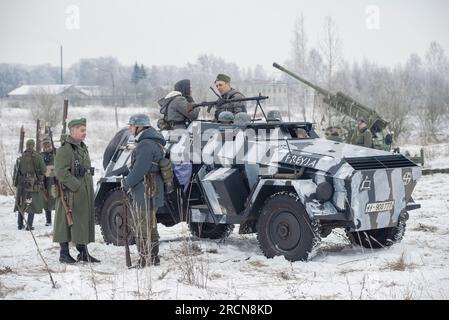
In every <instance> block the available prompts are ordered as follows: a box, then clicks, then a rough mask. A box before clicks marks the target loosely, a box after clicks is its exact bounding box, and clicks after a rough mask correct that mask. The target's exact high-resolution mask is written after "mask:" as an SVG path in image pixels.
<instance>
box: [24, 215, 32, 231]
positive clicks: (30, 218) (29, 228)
mask: <svg viewBox="0 0 449 320" xmlns="http://www.w3.org/2000/svg"><path fill="white" fill-rule="evenodd" d="M33 221H34V213H28V219H27V226H26V228H25V230H34V228H33Z"/></svg>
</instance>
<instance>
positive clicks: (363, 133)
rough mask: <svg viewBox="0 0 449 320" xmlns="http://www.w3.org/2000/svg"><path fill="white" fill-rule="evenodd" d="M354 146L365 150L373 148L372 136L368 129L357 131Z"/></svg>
mask: <svg viewBox="0 0 449 320" xmlns="http://www.w3.org/2000/svg"><path fill="white" fill-rule="evenodd" d="M354 144H355V145H357V146H362V147H365V148H372V147H373V135H372V134H371V131H370V130H369V128H367V127H366V128H362V129H359V131H358V134H357V136H356V137H355V143H354Z"/></svg>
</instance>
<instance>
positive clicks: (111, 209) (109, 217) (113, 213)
mask: <svg viewBox="0 0 449 320" xmlns="http://www.w3.org/2000/svg"><path fill="white" fill-rule="evenodd" d="M128 203H129V199H128ZM127 217H128V243H129V244H130V245H131V244H134V243H135V241H134V237H133V234H132V230H131V226H132V216H131V212H130V211H129V210H128V215H127ZM124 226H125V224H124V215H123V193H122V191H121V190H120V189H113V190H112V191H110V192H109V194H108V195H107V198H106V200H105V202H104V205H103V207H102V209H101V216H100V228H101V233H102V235H103V239H104V241H105V242H106V243H107V244H110V243H112V244H114V245H116V246H124V245H125V237H124V230H123V228H124Z"/></svg>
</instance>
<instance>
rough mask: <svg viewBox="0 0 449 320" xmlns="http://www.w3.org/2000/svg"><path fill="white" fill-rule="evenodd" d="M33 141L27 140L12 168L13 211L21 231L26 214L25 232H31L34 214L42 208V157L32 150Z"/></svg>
mask: <svg viewBox="0 0 449 320" xmlns="http://www.w3.org/2000/svg"><path fill="white" fill-rule="evenodd" d="M34 147H35V142H34V140H33V139H30V140H27V142H26V150H25V151H24V152H23V154H22V155H21V156H20V157H19V158H18V159H17V162H16V166H15V168H14V186H15V187H16V188H17V192H16V203H15V206H14V211H15V212H19V214H18V219H17V225H18V228H19V230H21V229H23V227H24V226H23V220H24V214H25V213H28V217H27V219H26V220H27V222H28V224H27V226H26V230H30V229H31V230H33V229H34V228H33V221H34V214H35V213H42V208H43V207H44V198H43V188H44V177H45V176H44V174H45V171H46V167H45V163H44V160H43V159H42V156H41V155H40V154H39V153H37V152H36V151H35V150H34Z"/></svg>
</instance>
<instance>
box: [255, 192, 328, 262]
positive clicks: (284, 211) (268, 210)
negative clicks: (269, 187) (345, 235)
mask: <svg viewBox="0 0 449 320" xmlns="http://www.w3.org/2000/svg"><path fill="white" fill-rule="evenodd" d="M257 240H258V241H259V245H260V248H261V249H262V251H263V253H264V254H265V256H266V257H267V258H273V257H275V256H281V255H282V256H284V257H285V259H287V260H289V261H298V260H302V261H307V260H308V259H310V258H311V257H312V254H313V251H314V249H315V248H316V247H317V246H318V245H319V243H320V241H321V238H320V228H319V223H318V221H317V220H312V219H310V217H309V215H308V214H307V212H306V210H305V209H304V206H303V205H302V203H301V201H300V199H299V198H298V197H297V196H296V195H295V194H292V193H285V192H281V193H276V194H273V195H272V196H271V197H269V198H268V199H267V200H266V201H265V203H264V205H263V207H262V210H261V214H260V217H259V220H258V221H257Z"/></svg>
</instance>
